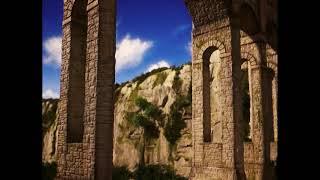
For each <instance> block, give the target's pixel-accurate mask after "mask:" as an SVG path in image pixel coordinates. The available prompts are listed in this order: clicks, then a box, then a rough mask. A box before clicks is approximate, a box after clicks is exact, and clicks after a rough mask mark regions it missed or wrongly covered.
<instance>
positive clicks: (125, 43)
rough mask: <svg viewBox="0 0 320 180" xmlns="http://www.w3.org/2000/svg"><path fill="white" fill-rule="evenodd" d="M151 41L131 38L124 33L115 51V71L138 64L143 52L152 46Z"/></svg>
mask: <svg viewBox="0 0 320 180" xmlns="http://www.w3.org/2000/svg"><path fill="white" fill-rule="evenodd" d="M152 45H153V42H152V41H143V40H141V39H140V38H136V39H132V38H131V37H130V36H129V35H126V36H125V37H124V38H123V39H122V40H121V41H120V42H119V43H118V44H117V51H116V71H117V72H118V71H120V70H122V69H128V68H132V67H135V66H137V65H139V64H140V63H141V61H142V59H143V56H144V54H145V53H146V52H147V51H148V50H149V49H150V48H151V47H152Z"/></svg>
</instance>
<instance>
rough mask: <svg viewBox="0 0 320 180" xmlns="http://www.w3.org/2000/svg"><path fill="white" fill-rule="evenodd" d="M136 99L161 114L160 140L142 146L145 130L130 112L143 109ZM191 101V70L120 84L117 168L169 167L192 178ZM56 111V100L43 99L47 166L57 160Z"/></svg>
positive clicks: (151, 74) (116, 112)
mask: <svg viewBox="0 0 320 180" xmlns="http://www.w3.org/2000/svg"><path fill="white" fill-rule="evenodd" d="M137 97H141V98H143V99H145V100H146V101H147V102H149V103H150V104H152V105H155V106H156V107H157V108H158V109H159V110H161V111H162V114H163V118H162V123H160V124H156V128H157V130H158V131H159V133H158V134H159V135H158V136H157V137H156V138H152V139H149V140H148V142H145V141H144V140H145V132H144V130H143V128H142V127H137V126H134V125H133V124H132V123H131V122H130V120H129V119H128V113H135V112H137V111H138V110H139V107H138V106H137V105H136V103H135V99H137ZM187 97H188V98H189V99H190V100H189V101H190V102H189V103H184V106H182V105H181V104H183V103H181V102H188V101H187V100H185V99H188V98H187ZM190 97H191V65H183V66H181V67H177V68H161V69H157V70H153V71H152V72H149V73H147V74H144V75H141V76H139V77H137V78H135V79H134V80H132V81H129V82H126V83H123V84H122V85H118V86H117V88H116V90H115V109H114V120H115V121H114V148H113V149H114V150H113V158H114V159H113V163H114V166H126V167H128V168H129V169H130V170H134V169H135V168H136V167H137V165H138V164H167V165H171V166H172V167H174V169H175V170H176V172H177V173H178V174H180V175H183V176H188V175H189V172H190V169H191V158H192V154H193V151H192V135H191V118H192V116H191V98H190ZM183 100H185V101H183ZM57 106H58V101H57V100H55V101H52V100H51V101H50V100H45V101H43V103H42V107H43V112H42V114H43V127H44V129H45V130H44V132H43V134H44V135H43V156H42V157H43V161H44V162H51V161H54V160H55V143H56V141H55V136H56V124H57V122H56V118H55V117H54V115H55V116H56V115H57V114H54V113H53V111H54V112H56V110H55V109H56V107H57ZM173 111H174V112H173ZM56 113H57V112H56ZM53 114H54V115H53ZM47 116H50V118H54V120H52V121H51V120H48V119H50V118H45V117H47ZM161 124H162V125H161ZM177 131H179V132H177ZM172 136H174V137H172ZM168 138H169V139H171V140H170V142H169V140H168ZM172 139H173V140H172ZM142 144H143V146H142ZM141 161H143V162H141Z"/></svg>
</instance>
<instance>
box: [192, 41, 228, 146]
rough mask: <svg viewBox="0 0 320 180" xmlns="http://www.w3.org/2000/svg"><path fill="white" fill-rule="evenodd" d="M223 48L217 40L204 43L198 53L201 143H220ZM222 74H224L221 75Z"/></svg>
mask: <svg viewBox="0 0 320 180" xmlns="http://www.w3.org/2000/svg"><path fill="white" fill-rule="evenodd" d="M222 53H225V46H224V44H223V43H221V42H219V41H217V40H213V39H211V40H209V41H208V42H206V43H204V44H203V45H202V46H201V48H200V51H199V54H198V60H199V62H201V63H202V80H203V81H202V86H203V89H202V90H203V97H202V98H203V122H202V123H203V141H204V142H210V143H221V142H222V122H221V118H220V111H221V110H220V108H219V106H217V104H219V102H220V100H219V99H220V98H219V92H220V85H219V84H220V78H219V77H220V75H221V72H220V71H222V69H221V57H222V56H221V54H222ZM222 74H224V73H222Z"/></svg>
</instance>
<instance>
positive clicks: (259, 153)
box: [251, 42, 273, 180]
mask: <svg viewBox="0 0 320 180" xmlns="http://www.w3.org/2000/svg"><path fill="white" fill-rule="evenodd" d="M255 45H256V46H257V47H258V48H257V49H258V51H259V53H257V54H258V59H257V61H258V65H256V66H254V67H252V68H251V76H252V79H251V80H252V94H253V95H252V97H253V98H252V111H253V112H252V114H253V119H252V124H253V128H252V129H253V132H252V143H253V147H254V150H253V152H254V162H255V179H256V180H265V179H269V178H268V177H269V176H268V175H269V168H268V163H269V161H270V137H269V132H268V131H270V122H271V121H273V120H272V115H270V110H271V111H272V105H271V104H270V100H269V99H270V98H271V97H270V96H271V95H268V93H267V91H266V90H267V88H268V86H270V83H268V82H267V81H268V78H269V77H268V76H269V73H270V72H269V70H268V68H267V67H266V48H265V47H266V45H265V43H264V42H255ZM270 88H271V87H270ZM268 98H269V99H268ZM268 128H269V129H268Z"/></svg>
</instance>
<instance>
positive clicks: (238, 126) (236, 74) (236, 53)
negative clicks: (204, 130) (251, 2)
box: [231, 17, 246, 180]
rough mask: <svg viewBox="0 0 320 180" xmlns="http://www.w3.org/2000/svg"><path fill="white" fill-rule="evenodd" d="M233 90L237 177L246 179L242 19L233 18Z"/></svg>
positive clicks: (240, 179)
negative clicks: (241, 41)
mask: <svg viewBox="0 0 320 180" xmlns="http://www.w3.org/2000/svg"><path fill="white" fill-rule="evenodd" d="M231 46H232V49H231V56H232V91H233V94H232V95H233V98H232V99H233V102H232V103H233V124H234V136H233V137H234V159H235V168H236V176H237V179H239V180H242V179H246V176H245V173H244V164H243V162H244V156H243V154H244V148H243V138H242V137H243V133H244V132H243V117H242V93H243V92H242V91H241V73H242V72H241V55H240V19H239V18H237V17H233V18H232V19H231Z"/></svg>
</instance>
